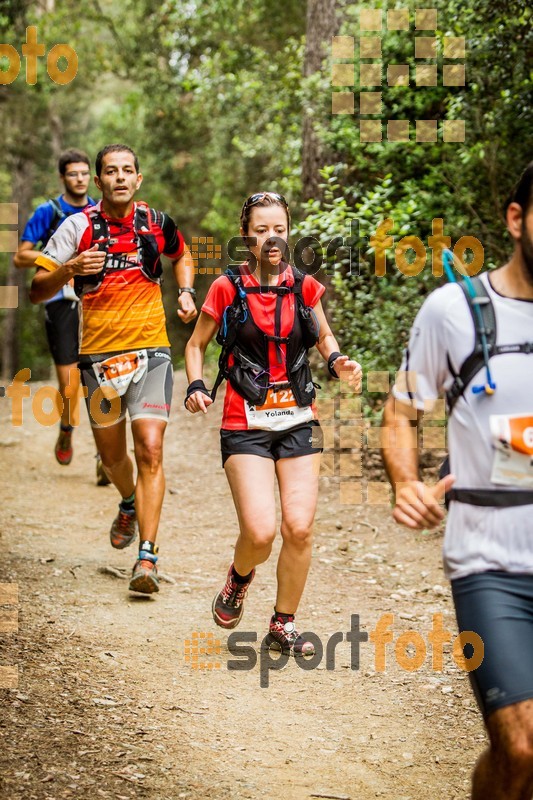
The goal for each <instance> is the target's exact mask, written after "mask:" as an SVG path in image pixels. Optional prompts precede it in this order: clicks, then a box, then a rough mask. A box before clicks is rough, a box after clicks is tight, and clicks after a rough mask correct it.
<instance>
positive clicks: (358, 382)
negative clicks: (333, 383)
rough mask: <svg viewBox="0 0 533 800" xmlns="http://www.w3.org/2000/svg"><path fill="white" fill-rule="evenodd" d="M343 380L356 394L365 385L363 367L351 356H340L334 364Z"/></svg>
mask: <svg viewBox="0 0 533 800" xmlns="http://www.w3.org/2000/svg"><path fill="white" fill-rule="evenodd" d="M332 366H333V369H334V370H335V372H336V373H337V375H338V376H339V378H340V380H341V381H345V382H346V383H347V384H348V385H349V386H350V388H351V389H353V391H354V392H355V393H356V394H359V392H360V391H361V389H362V386H363V368H362V367H361V364H359V363H358V362H357V361H352V360H351V359H350V357H349V356H339V357H338V358H336V359H335V361H334V362H333V364H332Z"/></svg>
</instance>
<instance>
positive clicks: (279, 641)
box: [265, 614, 315, 657]
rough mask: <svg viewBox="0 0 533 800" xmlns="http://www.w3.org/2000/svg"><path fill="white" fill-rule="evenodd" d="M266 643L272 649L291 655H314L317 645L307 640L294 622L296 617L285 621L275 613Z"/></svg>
mask: <svg viewBox="0 0 533 800" xmlns="http://www.w3.org/2000/svg"><path fill="white" fill-rule="evenodd" d="M265 645H266V647H268V648H270V647H271V648H272V650H281V652H282V653H285V655H290V656H296V657H300V656H312V655H314V653H315V647H314V645H313V643H312V642H306V641H305V639H303V638H302V637H301V636H300V634H299V633H298V631H297V630H296V625H295V624H294V618H293V619H289V620H288V621H287V622H283V620H282V619H280V617H279V616H277V615H276V614H274V615H273V616H272V619H271V620H270V627H269V630H268V635H267V636H266V638H265Z"/></svg>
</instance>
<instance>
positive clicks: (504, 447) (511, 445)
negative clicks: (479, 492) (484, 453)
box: [490, 414, 533, 489]
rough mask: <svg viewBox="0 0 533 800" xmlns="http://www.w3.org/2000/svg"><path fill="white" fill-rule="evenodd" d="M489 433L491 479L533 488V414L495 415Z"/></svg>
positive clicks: (505, 484)
mask: <svg viewBox="0 0 533 800" xmlns="http://www.w3.org/2000/svg"><path fill="white" fill-rule="evenodd" d="M490 432H491V436H492V443H493V446H494V459H493V462H492V473H491V478H490V479H491V481H492V482H493V483H499V484H502V485H503V486H517V487H520V488H523V489H533V415H525V416H506V415H495V414H493V415H492V416H491V418H490Z"/></svg>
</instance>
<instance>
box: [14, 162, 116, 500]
mask: <svg viewBox="0 0 533 800" xmlns="http://www.w3.org/2000/svg"><path fill="white" fill-rule="evenodd" d="M58 169H59V179H60V181H61V183H62V184H63V193H62V194H60V195H58V197H54V198H51V199H50V200H47V202H46V203H42V204H41V205H40V206H38V207H37V208H36V209H35V211H34V213H33V214H32V216H31V217H30V219H29V220H28V222H27V223H26V227H25V228H24V231H23V233H22V237H21V241H20V245H19V248H18V250H17V252H16V253H15V258H14V262H15V266H16V267H18V268H19V269H24V268H26V269H31V268H32V267H35V260H36V258H37V257H38V256H39V255H40V251H41V250H42V249H44V248H45V247H46V245H47V244H48V240H49V239H50V237H51V236H52V234H53V233H54V232H55V231H56V230H57V228H58V227H59V226H60V225H61V224H62V222H64V220H66V219H67V217H69V216H70V215H71V214H77V213H79V212H80V211H81V210H82V209H84V208H87V207H88V206H93V205H94V204H95V201H94V200H93V199H92V198H91V197H89V196H88V194H87V190H88V187H89V180H90V177H91V164H90V161H89V157H88V155H87V154H86V153H84V152H83V150H74V149H72V150H65V152H64V153H61V155H60V157H59V162H58ZM37 245H40V250H37V249H36V247H37ZM44 305H45V328H46V336H47V339H48V346H49V349H50V354H51V356H52V358H53V360H54V364H55V368H56V373H57V380H58V384H59V392H60V394H61V398H62V400H63V411H62V414H61V422H60V429H59V436H58V438H57V441H56V444H55V448H54V452H55V456H56V459H57V461H58V462H59V463H60V464H62V465H64V466H66V465H68V464H70V462H71V461H72V455H73V447H72V424H75V425H77V424H78V422H79V420H77V419H75V414H76V409H77V408H78V404H77V403H74V404H73V408H72V413H71V407H70V401H69V399H68V398H67V397H66V394H65V389H66V388H67V386H69V384H70V386H71V391H75V392H76V394H77V392H78V388H79V372H78V336H79V314H78V297H77V296H76V295H75V293H74V289H73V288H72V285H71V284H66V285H65V286H64V287H63V288H62V289H60V290H59V291H58V292H57V293H56V294H55V295H54V296H53V297H51V298H50V299H49V300H46V301H45V304H44ZM96 483H97V484H98V485H99V486H105V485H107V484H108V483H109V478H108V477H107V475H106V473H105V471H104V469H103V467H102V462H101V459H100V457H99V456H98V454H97V462H96Z"/></svg>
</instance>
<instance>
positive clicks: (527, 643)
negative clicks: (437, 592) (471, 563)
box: [452, 571, 533, 717]
mask: <svg viewBox="0 0 533 800" xmlns="http://www.w3.org/2000/svg"><path fill="white" fill-rule="evenodd" d="M452 594H453V599H454V603H455V611H456V614H457V623H458V625H459V630H460V631H475V633H477V634H478V635H479V636H480V637H481V639H482V640H483V644H484V658H483V662H482V663H481V665H480V666H479V667H478V668H477V669H475V670H472V671H471V672H470V673H469V677H470V681H471V683H472V688H473V689H474V693H475V695H476V699H477V702H478V705H479V707H480V709H481V711H482V712H483V714H484V716H485V717H487V716H488V715H489V714H491V713H492V712H493V711H496V710H497V709H499V708H503V707H504V706H509V705H511V704H512V703H519V702H521V701H522V700H529V699H531V698H533V575H527V574H524V573H512V572H497V571H494V572H481V573H479V574H475V575H467V576H466V577H465V578H458V579H457V580H454V581H452ZM469 647H470V645H466V646H465V649H464V654H465V656H466V657H467V658H469V657H471V655H472V651H470V652H468V649H469Z"/></svg>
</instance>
